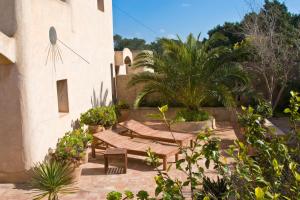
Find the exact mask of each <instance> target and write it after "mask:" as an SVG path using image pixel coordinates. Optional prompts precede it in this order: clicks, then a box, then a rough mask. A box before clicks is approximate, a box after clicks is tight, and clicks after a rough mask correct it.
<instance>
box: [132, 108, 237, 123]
mask: <svg viewBox="0 0 300 200" xmlns="http://www.w3.org/2000/svg"><path fill="white" fill-rule="evenodd" d="M181 109H182V108H169V110H168V112H167V113H166V115H167V117H168V118H174V117H175V116H176V113H177V112H178V111H179V110H181ZM202 109H203V110H205V111H207V112H208V113H209V114H210V115H212V116H213V117H214V118H215V119H216V121H233V114H232V113H233V112H231V111H230V110H229V109H227V108H224V107H204V108H202ZM157 113H159V111H158V108H149V107H141V108H138V109H131V110H130V111H129V117H128V118H129V119H134V120H137V121H152V120H153V118H151V117H149V115H150V114H157Z"/></svg>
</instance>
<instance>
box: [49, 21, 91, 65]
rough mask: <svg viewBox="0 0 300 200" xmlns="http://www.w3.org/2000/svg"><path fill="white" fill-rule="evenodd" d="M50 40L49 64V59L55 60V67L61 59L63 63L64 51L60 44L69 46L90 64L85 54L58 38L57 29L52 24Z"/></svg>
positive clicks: (68, 47) (69, 48) (70, 49)
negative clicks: (79, 52) (82, 54)
mask: <svg viewBox="0 0 300 200" xmlns="http://www.w3.org/2000/svg"><path fill="white" fill-rule="evenodd" d="M49 41H50V44H49V45H48V54H47V59H46V65H47V64H48V60H51V61H52V62H53V65H54V67H55V63H56V62H57V61H61V63H63V58H62V51H61V47H60V45H62V46H64V47H65V48H67V49H68V50H69V51H71V52H72V53H73V54H75V55H76V56H78V57H79V58H80V59H82V60H83V61H84V62H86V63H88V64H90V63H89V62H88V61H87V60H86V59H85V58H84V57H83V56H81V55H80V54H78V53H77V52H76V51H75V50H73V49H72V48H71V47H70V46H68V45H67V44H66V43H64V42H62V41H61V40H60V39H59V38H58V36H57V32H56V29H55V28H54V27H53V26H51V27H50V29H49Z"/></svg>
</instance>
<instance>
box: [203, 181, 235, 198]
mask: <svg viewBox="0 0 300 200" xmlns="http://www.w3.org/2000/svg"><path fill="white" fill-rule="evenodd" d="M202 184H203V191H202V192H200V194H199V196H198V198H197V199H199V200H202V199H203V198H205V197H210V199H215V200H223V199H224V198H225V197H226V195H227V194H228V192H229V184H228V183H227V180H226V179H224V178H220V177H218V179H217V181H215V180H212V179H210V178H208V177H204V178H203V183H202Z"/></svg>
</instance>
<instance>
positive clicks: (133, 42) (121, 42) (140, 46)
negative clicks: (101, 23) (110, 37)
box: [114, 34, 149, 51]
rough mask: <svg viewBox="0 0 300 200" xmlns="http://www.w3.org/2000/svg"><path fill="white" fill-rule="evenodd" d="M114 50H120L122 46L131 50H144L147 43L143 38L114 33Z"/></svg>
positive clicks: (146, 47)
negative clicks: (124, 36)
mask: <svg viewBox="0 0 300 200" xmlns="http://www.w3.org/2000/svg"><path fill="white" fill-rule="evenodd" d="M114 46H115V51H122V50H123V49H124V48H129V49H131V50H145V49H148V48H149V47H148V45H147V44H146V41H145V40H144V39H140V38H132V39H130V38H123V37H122V36H120V35H118V34H117V35H114Z"/></svg>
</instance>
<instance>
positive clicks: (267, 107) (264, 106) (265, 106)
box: [256, 100, 273, 118]
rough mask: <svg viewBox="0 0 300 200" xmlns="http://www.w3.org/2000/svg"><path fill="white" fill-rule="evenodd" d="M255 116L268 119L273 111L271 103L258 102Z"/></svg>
mask: <svg viewBox="0 0 300 200" xmlns="http://www.w3.org/2000/svg"><path fill="white" fill-rule="evenodd" d="M256 112H257V114H259V115H261V116H263V117H264V118H270V117H272V116H273V109H272V105H271V103H268V102H266V101H263V100H260V101H259V103H258V105H257V107H256Z"/></svg>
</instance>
